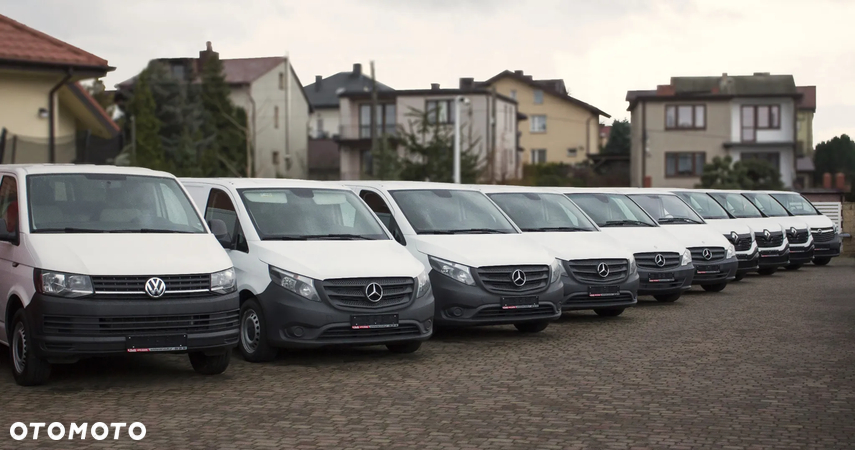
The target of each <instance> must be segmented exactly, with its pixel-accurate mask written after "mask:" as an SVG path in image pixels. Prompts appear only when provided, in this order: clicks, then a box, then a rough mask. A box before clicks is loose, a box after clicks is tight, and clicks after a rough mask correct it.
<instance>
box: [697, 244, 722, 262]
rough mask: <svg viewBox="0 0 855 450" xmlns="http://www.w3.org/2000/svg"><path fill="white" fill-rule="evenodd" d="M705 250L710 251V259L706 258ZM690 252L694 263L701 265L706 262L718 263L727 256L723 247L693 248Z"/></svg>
mask: <svg viewBox="0 0 855 450" xmlns="http://www.w3.org/2000/svg"><path fill="white" fill-rule="evenodd" d="M704 250H709V255H710V258H709V259H707V258H705V257H704ZM689 252H691V253H692V261H695V262H701V263H703V262H705V261H718V260H720V259H724V256H725V251H724V249H723V248H721V247H692V248H690V249H689Z"/></svg>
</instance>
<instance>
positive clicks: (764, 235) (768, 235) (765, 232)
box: [763, 230, 772, 241]
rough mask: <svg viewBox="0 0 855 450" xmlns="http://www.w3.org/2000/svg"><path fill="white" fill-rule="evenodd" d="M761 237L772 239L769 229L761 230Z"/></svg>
mask: <svg viewBox="0 0 855 450" xmlns="http://www.w3.org/2000/svg"><path fill="white" fill-rule="evenodd" d="M763 237H765V238H766V240H767V241H768V240H769V239H772V233H770V232H769V230H763Z"/></svg>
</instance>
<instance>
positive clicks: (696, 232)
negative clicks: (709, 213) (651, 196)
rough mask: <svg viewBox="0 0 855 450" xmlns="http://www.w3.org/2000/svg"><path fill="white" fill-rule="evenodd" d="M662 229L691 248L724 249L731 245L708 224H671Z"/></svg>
mask: <svg viewBox="0 0 855 450" xmlns="http://www.w3.org/2000/svg"><path fill="white" fill-rule="evenodd" d="M662 228H663V229H664V230H665V231H667V232H669V233H671V235H672V236H674V238H675V239H677V241H678V242H680V244H682V245H685V246H686V248H689V247H711V246H716V247H724V248H727V246H728V245H731V244H730V242H729V241H728V240H727V239H726V238H725V237H724V236H723V235H722V234H721V233H719V232H718V230H716V229H715V228H713V227H711V226H710V225H708V224H673V225H671V224H669V225H662Z"/></svg>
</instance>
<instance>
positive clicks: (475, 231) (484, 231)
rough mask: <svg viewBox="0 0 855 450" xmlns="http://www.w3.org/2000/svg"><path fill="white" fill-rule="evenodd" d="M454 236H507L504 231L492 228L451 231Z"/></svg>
mask: <svg viewBox="0 0 855 450" xmlns="http://www.w3.org/2000/svg"><path fill="white" fill-rule="evenodd" d="M450 231H451V232H452V234H506V233H505V232H504V231H502V230H494V229H492V228H466V229H463V230H450Z"/></svg>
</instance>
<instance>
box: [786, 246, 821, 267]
mask: <svg viewBox="0 0 855 450" xmlns="http://www.w3.org/2000/svg"><path fill="white" fill-rule="evenodd" d="M815 252H816V247H815V245H814V244H813V243H811V244H810V245H808V246H807V247H804V246H802V247H796V246H794V245H790V264H806V263H809V262H811V260H813V257H814V254H815Z"/></svg>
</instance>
